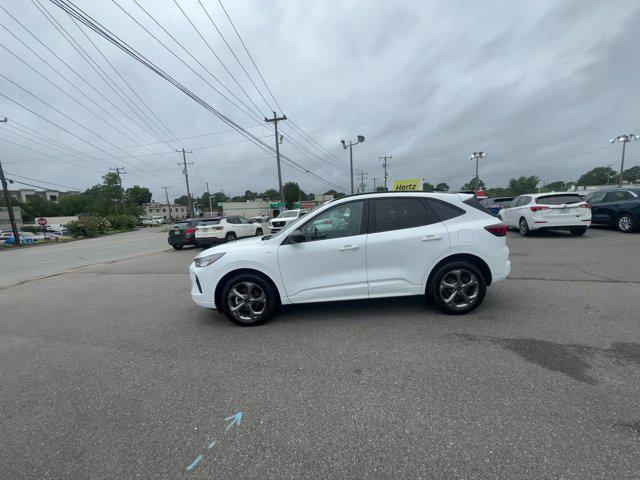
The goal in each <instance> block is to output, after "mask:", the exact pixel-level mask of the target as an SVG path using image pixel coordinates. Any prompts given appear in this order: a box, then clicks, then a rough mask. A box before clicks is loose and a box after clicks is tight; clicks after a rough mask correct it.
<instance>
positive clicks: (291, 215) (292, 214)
mask: <svg viewBox="0 0 640 480" xmlns="http://www.w3.org/2000/svg"><path fill="white" fill-rule="evenodd" d="M297 216H298V211H297V210H287V211H285V212H282V213H281V214H280V215H278V216H277V217H276V218H295V217H297Z"/></svg>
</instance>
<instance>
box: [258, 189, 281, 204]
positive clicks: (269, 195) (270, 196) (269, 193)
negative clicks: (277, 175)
mask: <svg viewBox="0 0 640 480" xmlns="http://www.w3.org/2000/svg"><path fill="white" fill-rule="evenodd" d="M260 198H266V199H267V200H269V201H271V202H277V201H278V200H279V199H280V192H278V190H276V189H275V188H269V189H267V190H265V191H264V192H262V193H261V194H260Z"/></svg>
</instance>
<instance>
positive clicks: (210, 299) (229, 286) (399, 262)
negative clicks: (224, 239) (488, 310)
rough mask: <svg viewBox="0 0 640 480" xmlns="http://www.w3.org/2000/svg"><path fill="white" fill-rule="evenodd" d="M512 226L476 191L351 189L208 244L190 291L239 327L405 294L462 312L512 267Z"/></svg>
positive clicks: (193, 270) (193, 266) (196, 266)
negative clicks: (318, 307)
mask: <svg viewBox="0 0 640 480" xmlns="http://www.w3.org/2000/svg"><path fill="white" fill-rule="evenodd" d="M506 234H507V230H506V226H505V225H504V224H502V223H496V218H495V217H493V216H491V215H489V214H487V213H486V211H485V210H484V209H483V208H482V207H481V206H479V205H478V204H477V200H475V198H473V196H472V195H467V194H447V193H423V192H406V193H401V192H388V193H371V194H363V195H356V196H352V197H345V198H341V199H339V200H334V201H332V202H330V203H328V204H326V205H323V206H322V207H319V208H317V209H315V210H313V211H312V212H310V213H309V214H308V215H306V216H304V217H303V218H301V219H300V220H299V221H298V222H296V223H294V224H290V225H289V226H287V227H285V228H284V229H283V230H281V231H280V232H279V233H277V234H275V235H266V236H264V237H262V238H255V239H251V240H245V241H242V242H237V243H233V244H227V245H221V246H218V247H214V248H210V249H208V250H206V251H204V252H202V253H201V254H199V255H198V256H197V257H196V258H195V259H194V262H193V263H192V264H191V266H190V267H189V272H190V277H191V296H192V298H193V300H194V301H195V303H196V304H198V305H200V306H201V307H206V308H212V309H216V308H217V309H219V310H221V311H222V312H223V313H225V314H226V315H227V317H228V318H229V319H230V320H231V321H232V322H235V323H237V324H239V325H257V324H259V323H261V322H263V321H265V320H266V319H267V318H268V317H269V316H271V315H272V314H274V313H275V311H276V310H277V308H278V307H279V306H280V305H286V304H290V303H307V302H324V301H331V300H351V299H361V298H378V297H395V296H403V295H425V294H426V295H429V296H430V297H432V298H433V299H434V301H435V302H436V304H437V305H438V306H439V307H440V308H441V309H442V310H443V311H445V312H446V313H450V314H463V313H467V312H470V311H472V310H473V309H475V308H476V307H477V306H478V305H480V303H481V302H482V299H483V298H484V295H485V292H486V288H487V286H488V285H490V284H491V283H493V282H497V281H499V280H503V279H505V278H506V277H507V275H509V272H510V270H511V263H510V262H509V249H508V248H507V243H506Z"/></svg>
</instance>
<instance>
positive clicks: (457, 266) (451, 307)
mask: <svg viewBox="0 0 640 480" xmlns="http://www.w3.org/2000/svg"><path fill="white" fill-rule="evenodd" d="M454 280H455V281H454ZM474 281H475V284H474V283H473V282H474ZM464 284H466V285H467V286H466V287H464V286H463V285H464ZM443 285H451V287H446V286H443ZM473 287H475V288H473ZM428 291H429V295H430V296H431V298H433V300H434V301H435V302H436V305H437V306H438V308H439V309H440V310H442V311H443V312H444V313H447V314H449V315H464V314H465V313H469V312H471V311H473V310H475V309H476V308H478V306H479V305H480V304H481V303H482V300H484V296H485V295H486V293H487V282H486V280H485V278H484V276H483V275H482V272H481V271H480V270H479V269H478V267H476V266H475V265H474V264H472V263H470V262H466V261H464V260H456V261H452V262H450V263H446V264H444V265H442V266H441V267H439V268H438V270H437V271H436V272H435V273H434V274H433V275H432V277H431V281H430V283H429V286H428ZM465 298H466V300H470V301H469V302H467V301H465ZM456 299H461V300H462V301H460V302H456Z"/></svg>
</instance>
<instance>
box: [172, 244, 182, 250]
mask: <svg viewBox="0 0 640 480" xmlns="http://www.w3.org/2000/svg"><path fill="white" fill-rule="evenodd" d="M171 246H172V247H173V248H174V249H175V250H182V247H184V245H182V244H179V245H171Z"/></svg>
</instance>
